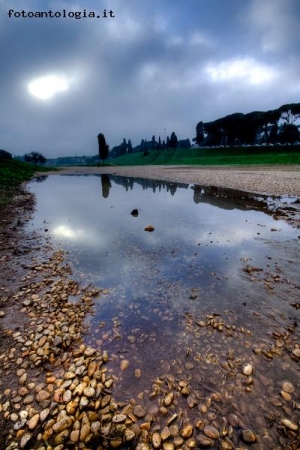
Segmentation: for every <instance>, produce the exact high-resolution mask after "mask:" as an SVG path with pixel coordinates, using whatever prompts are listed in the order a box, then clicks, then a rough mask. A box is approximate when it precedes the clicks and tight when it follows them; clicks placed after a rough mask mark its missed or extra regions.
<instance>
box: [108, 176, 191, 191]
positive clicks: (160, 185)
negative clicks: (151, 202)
mask: <svg viewBox="0 0 300 450" xmlns="http://www.w3.org/2000/svg"><path fill="white" fill-rule="evenodd" d="M111 179H112V180H113V181H114V182H115V183H116V184H118V185H120V186H123V187H124V188H125V190H126V192H127V191H128V190H129V189H130V190H132V189H133V187H134V185H135V184H137V185H139V186H141V187H142V189H143V191H146V190H147V189H152V191H153V193H154V194H155V192H156V190H157V189H158V191H159V192H161V191H162V190H164V189H165V190H166V191H167V192H170V194H171V195H174V194H175V193H176V190H177V187H180V188H183V189H187V188H188V186H189V185H188V184H186V183H174V182H172V181H163V180H151V179H150V180H149V179H147V178H131V177H122V176H113V175H112V176H111Z"/></svg>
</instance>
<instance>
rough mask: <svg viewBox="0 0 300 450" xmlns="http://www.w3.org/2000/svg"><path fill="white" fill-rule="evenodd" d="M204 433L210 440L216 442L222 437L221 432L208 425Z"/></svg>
mask: <svg viewBox="0 0 300 450" xmlns="http://www.w3.org/2000/svg"><path fill="white" fill-rule="evenodd" d="M203 433H204V434H205V436H207V437H208V438H210V439H215V440H216V439H219V437H220V433H219V431H218V430H217V429H216V428H215V427H213V426H211V425H207V426H206V427H204V429H203Z"/></svg>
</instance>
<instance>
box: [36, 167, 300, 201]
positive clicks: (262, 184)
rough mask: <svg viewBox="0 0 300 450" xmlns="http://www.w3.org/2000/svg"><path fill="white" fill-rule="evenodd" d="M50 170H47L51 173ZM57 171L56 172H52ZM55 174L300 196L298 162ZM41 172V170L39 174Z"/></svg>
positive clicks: (78, 169) (79, 170) (67, 170)
mask: <svg viewBox="0 0 300 450" xmlns="http://www.w3.org/2000/svg"><path fill="white" fill-rule="evenodd" d="M51 173H52V172H50V174H51ZM53 173H55V174H57V173H58V172H53ZM59 173H70V174H71V173H74V174H87V173H91V174H92V173H108V174H116V175H123V176H128V177H142V178H149V179H156V180H167V181H175V182H176V181H177V182H181V183H189V184H198V185H201V186H217V187H226V188H231V189H237V190H241V191H247V192H252V193H259V194H268V195H281V196H292V197H294V196H295V197H300V165H294V166H256V167H255V168H254V167H253V166H251V167H250V166H242V167H241V166H239V167H226V168H224V166H222V167H205V168H203V167H201V168H199V167H197V166H196V167H195V166H127V167H126V166H125V167H118V166H112V167H99V168H98V167H68V168H64V169H62V170H61V171H60V172H59ZM40 175H45V173H40Z"/></svg>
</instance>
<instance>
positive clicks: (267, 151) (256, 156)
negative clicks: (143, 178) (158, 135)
mask: <svg viewBox="0 0 300 450" xmlns="http://www.w3.org/2000/svg"><path fill="white" fill-rule="evenodd" d="M111 161H112V162H113V163H114V164H120V165H124V166H125V165H128V166H132V165H148V164H151V165H152V164H159V165H164V164H165V165H168V164H170V165H175V164H191V165H236V164H237V165H240V164H247V165H248V164H300V147H291V146H288V147H270V148H268V147H253V148H251V147H235V148H226V149H224V148H205V149H176V150H154V151H151V152H150V154H149V155H148V156H144V154H143V153H142V152H141V153H132V154H130V155H128V154H127V155H124V156H120V157H118V158H115V159H113V160H111Z"/></svg>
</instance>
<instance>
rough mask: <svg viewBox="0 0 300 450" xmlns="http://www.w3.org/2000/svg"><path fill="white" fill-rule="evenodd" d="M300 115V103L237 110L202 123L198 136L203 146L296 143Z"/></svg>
mask: <svg viewBox="0 0 300 450" xmlns="http://www.w3.org/2000/svg"><path fill="white" fill-rule="evenodd" d="M299 118H300V103H292V104H288V105H283V106H281V107H280V108H278V109H274V110H270V111H253V112H250V113H248V114H243V113H235V114H231V115H228V116H225V117H221V118H220V119H217V120H214V121H212V122H206V123H203V122H202V121H201V122H198V124H197V125H196V137H195V138H194V139H193V141H195V142H196V143H197V144H198V145H200V146H207V147H210V146H216V145H217V146H219V145H223V146H225V147H226V146H233V145H243V144H246V145H254V144H256V143H258V144H261V143H265V144H278V143H280V144H293V143H295V142H297V141H299V139H300V135H299V129H298V126H297V125H296V124H295V122H296V121H297V120H298V119H299Z"/></svg>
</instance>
